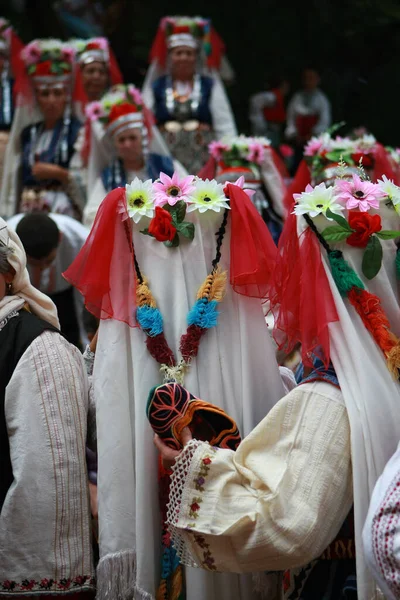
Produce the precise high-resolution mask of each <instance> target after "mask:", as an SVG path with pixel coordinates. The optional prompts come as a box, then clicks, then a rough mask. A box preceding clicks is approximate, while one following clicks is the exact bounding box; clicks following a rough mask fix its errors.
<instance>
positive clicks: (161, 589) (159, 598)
mask: <svg viewBox="0 0 400 600" xmlns="http://www.w3.org/2000/svg"><path fill="white" fill-rule="evenodd" d="M167 597H168V590H167V582H166V580H165V579H161V583H160V585H159V586H158V590H157V593H156V600H166V599H167Z"/></svg>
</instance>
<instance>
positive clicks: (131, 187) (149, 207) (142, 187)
mask: <svg viewBox="0 0 400 600" xmlns="http://www.w3.org/2000/svg"><path fill="white" fill-rule="evenodd" d="M125 190H126V192H125V194H126V206H127V209H128V214H129V216H130V217H131V218H132V219H133V220H134V222H135V223H139V221H140V219H141V218H142V217H149V218H150V219H151V218H152V217H153V215H154V191H153V182H152V180H151V179H147V181H141V180H140V179H139V178H138V177H135V179H134V180H133V181H132V182H131V183H130V184H129V183H127V184H126V186H125Z"/></svg>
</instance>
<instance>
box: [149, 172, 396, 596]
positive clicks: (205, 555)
mask: <svg viewBox="0 0 400 600" xmlns="http://www.w3.org/2000/svg"><path fill="white" fill-rule="evenodd" d="M399 192H400V189H399V188H397V189H396V186H394V187H393V185H392V184H391V185H388V183H387V181H385V180H382V181H381V182H380V183H379V184H372V183H371V182H370V181H367V180H365V179H361V177H359V178H358V180H357V181H355V182H354V181H351V182H350V181H348V180H346V179H341V180H338V181H336V183H335V186H334V187H333V186H328V187H326V186H325V185H324V184H321V185H319V186H318V187H316V188H308V189H307V191H306V192H304V193H302V194H299V195H296V198H295V200H296V205H295V208H294V212H293V213H292V214H291V215H290V216H289V218H288V220H287V221H286V224H285V228H284V231H283V233H282V236H281V240H280V245H279V249H278V250H279V252H278V256H277V270H276V272H275V274H274V276H273V278H272V279H273V281H271V287H270V293H269V296H270V300H271V303H272V307H273V309H274V311H275V317H276V322H275V338H276V340H277V342H278V344H279V347H280V348H285V349H286V350H287V351H290V350H291V349H292V348H293V347H294V345H295V344H297V343H299V342H300V343H301V344H302V356H303V366H304V367H306V368H307V373H306V377H305V378H304V379H303V381H302V383H301V384H300V385H299V386H298V387H297V388H295V389H294V390H292V391H291V392H290V393H289V394H288V395H287V396H286V397H285V398H283V399H282V400H280V401H279V402H278V403H277V404H276V405H275V406H274V408H273V409H272V410H271V411H270V413H269V414H268V415H267V416H266V417H265V418H264V420H263V421H262V422H261V423H260V424H259V425H258V427H256V428H255V429H254V430H253V431H252V432H251V434H250V435H249V436H248V437H247V438H246V439H244V440H243V441H242V443H241V444H240V445H239V447H238V449H237V450H236V452H233V451H232V450H230V449H218V448H215V447H213V444H209V443H207V442H205V441H200V440H199V439H193V440H192V441H190V437H191V434H190V432H187V431H186V433H185V440H186V445H185V448H184V450H183V451H182V452H178V451H176V450H172V449H171V448H169V447H168V446H167V445H165V444H164V443H163V442H162V439H160V438H161V437H162V436H160V437H158V438H157V439H156V443H157V445H158V446H159V447H160V448H161V450H162V452H163V456H164V458H168V459H173V458H174V457H175V458H176V461H175V465H174V466H173V475H172V479H171V486H170V494H169V508H168V515H167V522H168V524H169V526H168V531H169V533H170V535H171V536H172V540H173V544H174V546H175V548H176V549H177V552H178V555H179V557H180V559H181V561H182V562H183V563H184V564H186V565H192V566H197V567H201V568H203V569H207V570H209V571H212V572H216V571H222V572H233V573H246V572H253V571H274V572H276V571H281V572H282V578H281V585H280V589H279V590H275V592H276V594H277V595H276V596H274V595H273V594H272V593H271V592H270V589H269V588H268V587H267V579H266V580H265V592H266V596H267V597H268V598H275V597H278V598H285V599H290V600H296V599H300V598H301V599H302V600H305V599H307V600H308V599H320V598H326V599H332V600H333V599H335V600H337V599H338V598H355V599H356V598H358V599H359V600H373V599H378V598H382V597H383V596H382V595H381V594H380V592H379V591H378V590H377V587H376V585H375V582H374V581H373V578H372V577H371V574H370V573H369V571H368V568H367V565H366V562H365V554H364V551H363V544H362V529H363V526H364V522H365V519H366V516H367V512H368V506H369V501H370V498H371V494H372V491H373V488H374V485H375V482H376V481H377V478H378V477H379V475H380V473H381V472H382V469H383V468H384V466H385V464H386V462H387V460H388V458H389V457H390V456H391V455H392V454H393V452H394V450H395V449H396V446H397V443H398V440H399V438H400V421H399V418H398V412H399V402H400V387H399V368H400V339H399V337H398V336H399V335H400V303H399V287H398V276H399V269H398V264H399V255H398V254H397V252H398V251H397V248H396V243H395V239H396V238H398V237H399V236H400V231H399V229H400V218H399V215H398V214H397V208H396V207H398V206H399V202H400V198H399ZM396 271H397V277H396ZM310 372H311V373H310ZM377 399H379V401H378V400H377ZM193 438H196V436H195V435H193ZM202 439H203V440H204V438H202ZM188 440H189V441H188ZM215 445H216V444H214V446H215ZM352 508H353V510H352ZM382 543H383V542H382Z"/></svg>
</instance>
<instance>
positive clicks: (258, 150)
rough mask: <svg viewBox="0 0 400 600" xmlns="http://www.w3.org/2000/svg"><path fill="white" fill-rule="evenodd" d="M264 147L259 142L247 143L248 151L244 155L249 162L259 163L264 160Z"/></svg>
mask: <svg viewBox="0 0 400 600" xmlns="http://www.w3.org/2000/svg"><path fill="white" fill-rule="evenodd" d="M264 156H265V149H264V146H263V145H262V144H260V143H259V142H252V143H251V144H249V153H248V155H247V156H246V158H247V160H248V161H249V162H252V163H255V164H256V165H261V163H262V162H263V160H264Z"/></svg>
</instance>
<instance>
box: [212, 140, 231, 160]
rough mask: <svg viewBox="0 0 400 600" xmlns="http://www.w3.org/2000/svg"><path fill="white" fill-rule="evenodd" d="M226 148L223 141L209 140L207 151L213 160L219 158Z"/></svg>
mask: <svg viewBox="0 0 400 600" xmlns="http://www.w3.org/2000/svg"><path fill="white" fill-rule="evenodd" d="M226 150H228V146H227V145H226V144H224V143H223V142H211V143H210V144H209V146H208V151H209V153H210V154H211V156H212V157H213V158H215V160H221V158H222V155H223V153H224V152H226Z"/></svg>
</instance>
